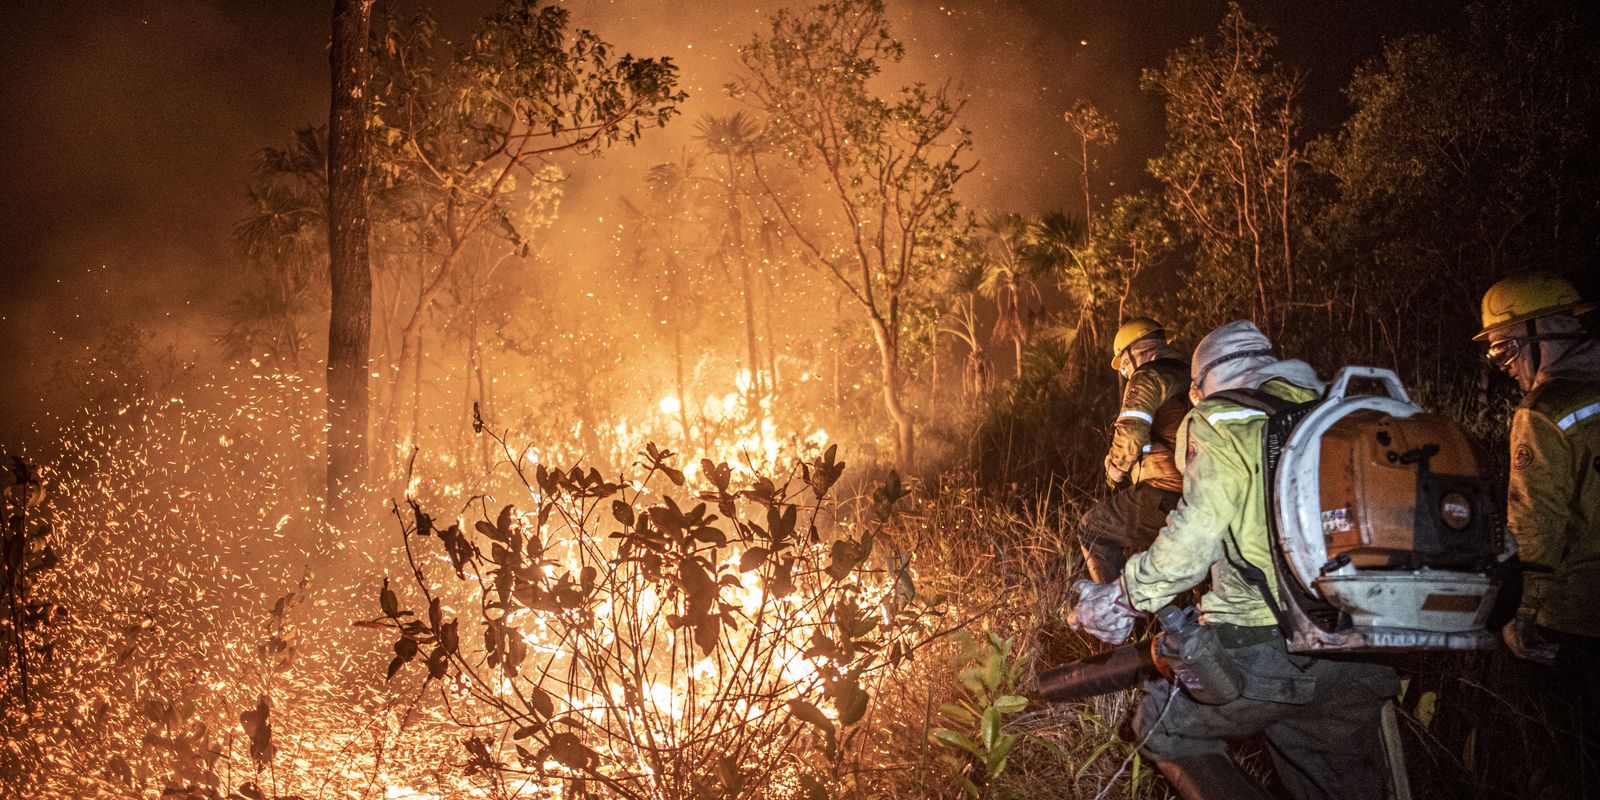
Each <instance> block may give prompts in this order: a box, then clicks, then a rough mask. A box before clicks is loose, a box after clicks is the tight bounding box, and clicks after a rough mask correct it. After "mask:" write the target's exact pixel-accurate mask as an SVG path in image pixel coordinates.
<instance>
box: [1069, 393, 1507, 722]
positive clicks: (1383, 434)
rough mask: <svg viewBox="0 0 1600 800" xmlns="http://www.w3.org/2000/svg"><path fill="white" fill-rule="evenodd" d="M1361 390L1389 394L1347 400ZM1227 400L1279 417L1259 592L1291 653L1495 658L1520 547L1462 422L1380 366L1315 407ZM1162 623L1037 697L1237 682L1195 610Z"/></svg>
mask: <svg viewBox="0 0 1600 800" xmlns="http://www.w3.org/2000/svg"><path fill="white" fill-rule="evenodd" d="M1355 381H1363V382H1366V383H1368V384H1375V385H1376V386H1378V387H1379V388H1380V390H1381V391H1380V392H1379V393H1376V394H1352V393H1351V392H1350V387H1351V384H1352V383H1353V382H1355ZM1219 396H1222V397H1225V398H1226V399H1228V400H1230V401H1231V402H1235V403H1238V404H1240V405H1244V406H1245V407H1247V408H1255V409H1257V410H1260V411H1263V412H1265V413H1266V414H1267V415H1268V417H1267V429H1266V436H1265V445H1264V446H1265V451H1266V452H1265V454H1264V455H1265V465H1266V469H1265V480H1266V481H1267V493H1266V494H1267V505H1268V509H1269V511H1268V517H1269V525H1268V528H1269V531H1270V535H1271V537H1272V544H1273V547H1272V548H1271V550H1272V560H1273V563H1272V569H1270V570H1257V571H1256V573H1257V578H1256V580H1255V581H1254V582H1256V583H1257V584H1258V585H1257V589H1258V590H1259V591H1260V592H1261V594H1262V596H1263V599H1264V600H1265V602H1266V603H1267V606H1268V607H1269V608H1271V609H1272V611H1273V614H1274V615H1275V616H1276V618H1277V620H1278V628H1279V630H1280V631H1281V632H1282V634H1283V637H1284V639H1285V640H1286V641H1287V643H1288V649H1289V650H1290V652H1294V653H1304V654H1319V653H1348V652H1397V651H1406V652H1415V651H1420V650H1479V649H1487V648H1490V647H1493V646H1494V643H1495V642H1496V641H1497V640H1498V639H1497V637H1496V636H1495V635H1494V634H1493V633H1491V632H1490V631H1489V630H1488V623H1489V617H1490V613H1491V610H1492V609H1493V608H1494V607H1495V599H1496V595H1497V594H1498V591H1499V589H1500V586H1501V584H1502V582H1503V578H1504V576H1505V573H1507V572H1508V569H1509V568H1511V567H1512V566H1513V565H1514V563H1515V562H1514V561H1513V560H1512V558H1511V556H1512V555H1513V552H1514V551H1513V549H1512V546H1511V544H1510V542H1509V539H1508V538H1507V537H1506V535H1505V532H1504V529H1503V526H1502V525H1501V524H1500V522H1499V520H1498V518H1497V515H1496V513H1495V510H1494V505H1493V503H1492V500H1491V487H1492V483H1491V481H1490V480H1489V478H1488V476H1487V472H1488V470H1487V469H1486V465H1485V463H1484V459H1483V456H1482V454H1481V452H1480V451H1479V449H1478V448H1477V446H1476V445H1475V444H1474V443H1473V441H1472V439H1471V437H1470V436H1469V435H1468V434H1467V432H1466V431H1465V430H1464V429H1463V428H1462V427H1461V426H1460V425H1459V424H1457V423H1455V422H1454V421H1452V420H1450V419H1447V418H1445V417H1442V416H1439V415H1437V414H1429V413H1426V412H1424V411H1423V410H1422V409H1421V408H1419V407H1418V406H1417V405H1416V404H1415V403H1413V402H1412V401H1411V398H1410V397H1409V396H1408V395H1407V394H1406V390H1405V387H1404V386H1402V385H1401V383H1400V379H1399V377H1398V376H1396V375H1395V374H1394V372H1392V371H1390V370H1386V369H1378V368H1373V367H1345V368H1344V369H1342V370H1340V371H1339V374H1338V375H1337V376H1336V377H1335V378H1334V381H1333V383H1332V384H1331V385H1330V386H1329V388H1328V391H1327V394H1326V395H1325V396H1324V397H1323V398H1321V399H1319V400H1316V401H1313V402H1310V403H1304V404H1293V403H1288V402H1286V401H1283V400H1280V399H1278V398H1276V397H1274V396H1272V395H1268V394H1266V393H1264V392H1259V391H1230V392H1224V393H1219ZM1233 552H1235V553H1237V552H1238V549H1237V547H1236V546H1235V547H1234V549H1233ZM1249 566H1250V565H1246V568H1245V569H1244V570H1241V571H1249ZM1247 577H1249V576H1247ZM1274 580H1275V584H1274V585H1273V589H1275V591H1273V590H1269V588H1268V586H1269V582H1272V581H1274ZM1157 618H1158V622H1159V623H1160V624H1161V627H1162V629H1163V633H1162V635H1159V636H1158V637H1157V639H1156V641H1155V642H1154V643H1146V642H1140V643H1133V644H1126V645H1122V646H1120V647H1117V648H1114V649H1112V650H1110V651H1108V652H1106V653H1102V654H1099V655H1096V656H1092V657H1090V658H1087V659H1083V660H1081V661H1076V662H1073V663H1071V664H1067V665H1065V666H1061V667H1057V668H1055V669H1051V670H1048V671H1046V672H1043V673H1041V674H1040V675H1039V690H1040V692H1041V694H1042V695H1043V696H1044V698H1045V699H1046V700H1049V701H1052V702H1063V701H1068V700H1077V699H1083V698H1087V697H1092V696H1094V695H1098V694H1105V693H1107V692H1111V691H1116V690H1118V689H1124V688H1128V687H1131V686H1135V685H1137V683H1138V682H1139V680H1140V677H1141V676H1142V675H1148V674H1151V673H1152V672H1155V671H1161V672H1163V673H1164V674H1167V675H1168V676H1169V677H1174V676H1175V679H1177V680H1178V681H1179V682H1180V685H1182V686H1183V687H1184V688H1185V690H1187V691H1190V692H1191V694H1194V693H1195V689H1194V685H1195V684H1197V683H1205V684H1210V685H1211V686H1212V688H1213V689H1216V690H1218V691H1220V692H1221V694H1222V695H1223V696H1225V695H1226V694H1228V693H1229V692H1228V681H1229V679H1230V677H1231V679H1232V680H1237V676H1236V675H1235V676H1228V675H1220V676H1219V675H1213V674H1210V673H1211V672H1216V671H1217V670H1216V668H1214V667H1213V666H1209V665H1207V664H1205V663H1204V662H1206V661H1208V660H1210V659H1209V658H1208V656H1209V654H1210V653H1212V652H1214V650H1213V648H1215V647H1216V646H1217V645H1216V643H1215V636H1214V635H1212V636H1206V635H1204V634H1203V632H1200V631H1198V630H1197V629H1201V628H1203V627H1204V626H1200V625H1197V624H1194V620H1193V612H1192V611H1190V612H1183V611H1180V610H1178V609H1173V608H1171V607H1168V608H1166V609H1162V611H1161V612H1159V613H1158V615H1157ZM1163 640H1165V641H1163ZM1221 661H1224V662H1226V661H1227V659H1221ZM1223 671H1224V672H1225V671H1226V668H1225V667H1224V668H1223ZM1202 678H1203V679H1204V680H1202ZM1219 687H1220V688H1219ZM1201 691H1205V690H1201ZM1196 699H1197V700H1201V701H1202V702H1205V699H1204V698H1202V697H1200V696H1198V695H1197V696H1196ZM1228 699H1231V698H1228ZM1221 702H1226V700H1225V699H1224V700H1222V701H1221Z"/></svg>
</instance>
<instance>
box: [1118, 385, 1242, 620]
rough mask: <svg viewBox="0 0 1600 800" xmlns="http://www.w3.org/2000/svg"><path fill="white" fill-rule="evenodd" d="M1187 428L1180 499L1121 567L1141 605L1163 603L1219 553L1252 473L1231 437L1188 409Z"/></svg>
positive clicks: (1206, 568)
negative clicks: (1147, 544) (1147, 542)
mask: <svg viewBox="0 0 1600 800" xmlns="http://www.w3.org/2000/svg"><path fill="white" fill-rule="evenodd" d="M1263 416H1264V415H1263ZM1185 428H1186V429H1187V435H1186V436H1185V437H1181V438H1186V439H1187V453H1186V458H1185V463H1184V469H1183V499H1182V500H1181V501H1180V502H1179V503H1178V507H1177V509H1176V510H1174V511H1173V512H1172V513H1171V514H1170V515H1169V516H1168V517H1167V524H1166V526H1165V527H1163V528H1162V529H1161V533H1160V534H1159V535H1157V536H1156V540H1155V542H1154V543H1153V544H1151V545H1150V548H1149V549H1148V550H1146V551H1144V552H1143V553H1139V554H1137V555H1135V556H1134V557H1133V558H1131V559H1129V561H1128V566H1127V568H1126V569H1125V570H1124V572H1123V577H1124V580H1125V581H1126V588H1127V591H1128V599H1129V602H1130V603H1132V605H1133V606H1134V607H1135V608H1138V609H1141V610H1144V611H1154V610H1156V609H1158V608H1160V607H1161V606H1163V605H1166V603H1167V602H1168V601H1169V600H1171V599H1172V598H1173V597H1174V596H1176V595H1178V594H1179V593H1181V592H1183V591H1185V590H1187V589H1189V588H1190V587H1192V586H1194V585H1195V584H1197V583H1199V582H1200V580H1201V579H1202V578H1204V577H1205V576H1206V574H1207V573H1208V572H1209V571H1210V569H1211V565H1212V564H1213V563H1215V562H1217V561H1219V560H1221V559H1222V556H1223V550H1222V542H1223V540H1224V539H1225V538H1226V537H1227V535H1228V529H1229V526H1230V525H1233V524H1234V523H1235V520H1236V518H1237V516H1238V514H1239V511H1240V509H1241V507H1242V506H1244V504H1245V495H1246V493H1247V492H1248V491H1249V487H1250V484H1251V481H1252V479H1253V476H1252V474H1251V467H1250V465H1249V463H1247V462H1246V460H1245V459H1244V458H1243V457H1242V454H1241V453H1240V452H1239V450H1238V448H1237V446H1236V442H1235V441H1234V440H1233V438H1232V437H1230V436H1228V435H1226V434H1225V433H1224V432H1222V431H1219V430H1218V429H1217V428H1215V427H1213V426H1212V424H1211V423H1210V422H1208V421H1207V420H1206V418H1205V417H1204V416H1202V415H1200V414H1199V413H1191V414H1190V415H1189V418H1188V420H1187V421H1186V422H1185Z"/></svg>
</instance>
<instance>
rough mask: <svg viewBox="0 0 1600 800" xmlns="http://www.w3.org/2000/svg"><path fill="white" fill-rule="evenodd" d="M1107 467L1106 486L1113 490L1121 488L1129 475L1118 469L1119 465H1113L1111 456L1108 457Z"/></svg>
mask: <svg viewBox="0 0 1600 800" xmlns="http://www.w3.org/2000/svg"><path fill="white" fill-rule="evenodd" d="M1105 466H1106V486H1107V487H1108V488H1111V489H1115V488H1117V487H1118V486H1121V485H1122V482H1123V481H1124V480H1126V479H1127V477H1128V473H1127V472H1125V471H1123V470H1120V469H1118V468H1117V465H1115V464H1113V463H1111V456H1110V455H1107V456H1106V461H1105Z"/></svg>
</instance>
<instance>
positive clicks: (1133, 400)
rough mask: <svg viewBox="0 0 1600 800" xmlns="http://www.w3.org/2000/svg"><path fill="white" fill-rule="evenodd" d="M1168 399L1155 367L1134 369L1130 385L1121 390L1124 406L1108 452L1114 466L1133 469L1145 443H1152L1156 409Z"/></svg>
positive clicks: (1118, 413)
mask: <svg viewBox="0 0 1600 800" xmlns="http://www.w3.org/2000/svg"><path fill="white" fill-rule="evenodd" d="M1166 400H1167V397H1166V391H1165V387H1164V386H1163V384H1162V380H1161V376H1160V375H1159V374H1158V373H1157V372H1156V371H1155V370H1152V369H1137V370H1134V371H1133V375H1132V376H1130V377H1129V378H1128V387H1127V388H1126V389H1124V390H1123V391H1122V408H1121V409H1120V410H1118V412H1117V420H1116V423H1115V424H1114V425H1113V426H1112V434H1111V451H1110V453H1109V456H1110V460H1111V465H1112V466H1114V467H1116V468H1117V469H1119V470H1122V471H1123V472H1132V471H1133V465H1134V464H1137V463H1138V462H1139V457H1140V456H1141V455H1143V454H1144V447H1145V445H1147V444H1149V443H1150V425H1151V423H1153V422H1155V415H1156V409H1157V408H1160V407H1161V404H1162V403H1164V402H1166Z"/></svg>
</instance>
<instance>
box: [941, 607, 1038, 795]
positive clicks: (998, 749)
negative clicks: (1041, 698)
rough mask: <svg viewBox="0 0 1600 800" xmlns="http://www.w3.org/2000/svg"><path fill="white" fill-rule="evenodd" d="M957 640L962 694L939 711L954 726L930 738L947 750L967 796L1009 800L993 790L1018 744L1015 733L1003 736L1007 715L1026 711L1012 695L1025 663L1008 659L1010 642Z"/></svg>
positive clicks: (1024, 703)
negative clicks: (999, 797)
mask: <svg viewBox="0 0 1600 800" xmlns="http://www.w3.org/2000/svg"><path fill="white" fill-rule="evenodd" d="M958 636H959V637H960V638H961V640H962V650H961V652H960V653H959V654H958V655H957V657H956V665H957V666H958V668H959V669H960V682H961V689H962V692H963V694H962V697H961V698H960V699H959V700H958V701H956V702H955V703H946V704H944V705H942V706H940V707H939V713H940V714H941V715H942V716H943V717H944V718H945V719H946V720H948V721H949V722H950V724H951V725H953V726H955V727H948V728H944V727H941V728H934V729H933V730H932V731H930V732H929V737H930V738H932V739H933V741H934V742H935V743H937V744H940V745H943V746H944V747H946V748H948V749H949V750H950V751H951V753H950V755H952V756H953V758H951V759H950V764H951V769H952V773H953V775H954V777H955V779H956V781H957V782H958V783H959V784H960V785H961V788H962V789H963V790H964V791H965V792H966V794H967V795H968V796H971V797H980V798H981V797H995V796H1007V795H1005V794H1004V793H1003V792H1002V793H999V794H996V793H995V792H994V791H993V789H992V788H991V787H992V785H993V783H994V781H995V779H997V778H999V777H1000V774H1001V773H1003V772H1005V769H1006V758H1007V757H1008V756H1010V754H1011V749H1012V748H1013V747H1015V746H1016V744H1017V735H1016V734H1014V733H1004V732H1002V725H1003V723H1004V721H1005V715H1007V714H1015V713H1017V712H1020V711H1022V710H1023V709H1025V708H1027V707H1028V700H1027V698H1025V697H1022V696H1021V695H1019V694H1016V687H1017V679H1018V678H1019V677H1021V675H1022V673H1023V667H1024V666H1025V664H1024V662H1023V661H1022V660H1020V659H1015V658H1013V657H1012V655H1011V640H1010V639H1001V638H1000V637H999V636H996V635H995V634H993V633H990V634H988V635H987V636H985V637H984V638H983V639H981V640H980V639H977V638H976V637H973V636H972V635H971V634H968V633H966V632H964V631H963V632H962V633H960V634H958Z"/></svg>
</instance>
